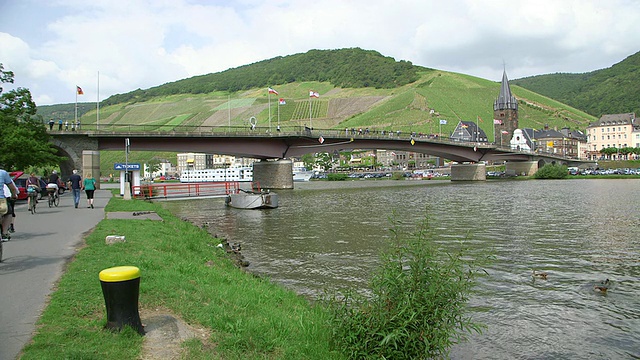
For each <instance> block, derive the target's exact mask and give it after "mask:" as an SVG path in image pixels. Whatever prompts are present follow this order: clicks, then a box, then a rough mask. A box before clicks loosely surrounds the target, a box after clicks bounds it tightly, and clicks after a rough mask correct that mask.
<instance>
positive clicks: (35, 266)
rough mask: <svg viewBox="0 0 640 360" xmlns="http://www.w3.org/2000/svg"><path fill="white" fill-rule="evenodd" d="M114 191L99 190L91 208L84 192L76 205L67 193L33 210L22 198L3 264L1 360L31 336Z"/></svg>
mask: <svg viewBox="0 0 640 360" xmlns="http://www.w3.org/2000/svg"><path fill="white" fill-rule="evenodd" d="M111 196H112V194H111V192H110V191H109V190H96V192H95V199H94V207H95V208H94V209H88V208H87V199H86V197H85V196H84V194H82V196H81V198H80V206H79V207H78V208H77V209H76V208H74V206H73V196H72V194H71V193H70V192H65V193H64V194H63V195H62V196H61V197H60V205H59V206H58V207H53V208H49V207H48V204H47V202H46V199H44V200H40V202H39V203H38V207H37V213H36V214H35V215H31V214H30V213H29V211H28V210H27V206H26V202H18V204H17V206H16V220H15V228H16V232H15V233H13V234H11V241H9V242H6V243H4V255H3V261H2V262H1V263H0V360H10V359H16V358H17V357H18V355H19V354H20V351H21V350H22V348H23V347H24V346H25V345H26V344H27V343H28V342H29V341H30V340H31V337H32V335H33V332H34V330H35V324H36V322H37V321H38V318H39V317H40V315H41V314H42V311H43V310H44V308H45V306H46V304H47V302H48V298H49V294H50V293H51V292H52V290H53V288H54V286H55V285H56V284H57V282H58V280H59V279H60V276H61V275H62V272H63V270H64V267H65V264H66V262H67V261H68V260H69V259H70V258H71V257H72V256H73V255H74V254H75V253H76V249H77V248H78V246H79V245H80V244H81V243H82V239H83V236H84V234H85V233H86V232H88V231H89V230H91V229H93V228H94V227H95V226H96V225H97V224H98V223H99V222H100V221H101V220H102V219H104V217H105V213H104V207H105V206H106V205H107V203H108V202H109V199H110V198H111ZM97 281H98V274H96V282H97Z"/></svg>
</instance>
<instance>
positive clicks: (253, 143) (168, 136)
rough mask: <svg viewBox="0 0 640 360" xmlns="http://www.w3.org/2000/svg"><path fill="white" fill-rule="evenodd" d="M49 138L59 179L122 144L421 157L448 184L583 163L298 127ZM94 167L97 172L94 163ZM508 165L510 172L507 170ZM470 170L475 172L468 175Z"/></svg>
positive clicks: (130, 127) (259, 154) (109, 128)
mask: <svg viewBox="0 0 640 360" xmlns="http://www.w3.org/2000/svg"><path fill="white" fill-rule="evenodd" d="M50 134H51V135H52V138H53V142H54V145H55V146H56V147H57V148H59V149H61V150H62V151H61V155H65V156H67V157H69V158H70V164H66V166H64V167H62V166H61V170H62V173H63V176H64V175H65V173H66V172H67V171H68V173H70V172H71V169H72V168H74V167H75V168H79V166H78V165H77V164H79V163H81V164H83V168H84V169H87V168H88V167H87V164H85V156H84V154H85V151H89V152H92V156H93V157H95V152H99V151H100V150H123V151H124V141H125V140H124V139H125V138H128V139H129V141H130V144H131V147H130V149H131V150H137V151H176V152H201V153H208V154H212V153H213V154H225V155H234V156H238V157H251V158H257V159H262V160H268V159H269V160H272V159H288V158H292V157H299V156H302V155H304V154H308V153H316V152H329V153H333V152H334V151H340V150H347V149H384V150H395V151H408V152H416V153H424V154H428V155H433V156H437V157H441V158H444V159H449V160H452V161H455V162H458V163H461V164H460V165H461V166H460V167H458V170H463V171H462V172H456V171H454V169H453V168H452V179H453V180H484V179H485V175H484V174H485V173H484V168H482V169H479V168H478V167H477V165H478V164H480V163H483V162H489V161H506V162H507V168H508V170H512V171H515V172H516V173H518V174H520V173H526V174H531V173H534V172H535V171H537V169H538V168H539V167H540V166H542V165H544V164H546V163H561V164H566V165H569V166H579V165H581V164H584V163H587V162H586V161H583V160H579V159H571V158H565V157H562V156H558V155H557V154H550V153H534V152H526V151H513V150H512V149H507V148H500V147H499V146H498V145H496V144H490V143H482V142H462V141H453V140H450V139H448V138H438V137H434V136H426V135H422V134H416V133H400V132H385V131H364V132H361V131H352V130H351V129H345V130H336V129H311V128H308V127H301V126H285V127H231V126H229V127H226V126H185V125H180V126H169V125H140V124H135V125H134V124H110V125H100V126H99V127H97V126H95V125H82V127H81V128H80V129H79V130H77V131H57V130H53V131H51V132H50ZM80 153H82V154H83V159H82V161H80V162H78V161H79V160H80V156H79V155H78V154H80ZM98 156H99V155H98ZM98 159H99V158H98ZM94 160H95V159H94ZM89 162H93V163H94V164H93V165H92V166H91V168H92V169H93V170H95V169H96V164H95V161H91V160H90V161H89ZM260 163H263V162H260ZM97 165H98V169H99V160H98V164H97ZM462 165H464V166H462ZM509 165H511V166H510V167H511V168H512V169H509ZM254 166H255V165H254ZM469 169H474V170H473V171H472V172H471V173H469ZM481 170H482V171H481ZM480 172H482V174H480ZM278 173H279V172H278ZM94 174H95V172H94ZM256 175H258V176H259V174H256V170H255V169H254V176H256ZM270 175H274V174H270ZM259 177H260V176H259ZM265 180H267V181H265ZM260 182H261V183H262V184H263V187H265V188H268V187H270V186H269V185H264V184H265V183H266V184H268V183H269V181H268V179H260Z"/></svg>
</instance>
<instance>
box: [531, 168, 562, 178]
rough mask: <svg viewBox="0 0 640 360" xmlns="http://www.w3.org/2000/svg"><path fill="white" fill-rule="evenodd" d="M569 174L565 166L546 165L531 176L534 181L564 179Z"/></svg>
mask: <svg viewBox="0 0 640 360" xmlns="http://www.w3.org/2000/svg"><path fill="white" fill-rule="evenodd" d="M568 174H569V171H568V169H567V167H566V166H565V165H554V164H546V165H545V166H543V167H542V168H541V169H539V170H538V171H536V173H535V175H533V177H534V178H536V179H564V178H566V177H567V175H568Z"/></svg>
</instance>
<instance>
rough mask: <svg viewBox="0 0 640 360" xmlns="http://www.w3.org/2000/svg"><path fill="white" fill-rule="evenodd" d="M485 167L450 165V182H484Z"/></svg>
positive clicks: (485, 178)
mask: <svg viewBox="0 0 640 360" xmlns="http://www.w3.org/2000/svg"><path fill="white" fill-rule="evenodd" d="M485 180H487V167H486V166H485V164H453V165H451V181H485Z"/></svg>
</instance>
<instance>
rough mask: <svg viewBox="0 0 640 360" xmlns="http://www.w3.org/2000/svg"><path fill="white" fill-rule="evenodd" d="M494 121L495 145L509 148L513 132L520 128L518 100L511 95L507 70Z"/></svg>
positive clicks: (503, 75) (495, 104) (496, 104)
mask: <svg viewBox="0 0 640 360" xmlns="http://www.w3.org/2000/svg"><path fill="white" fill-rule="evenodd" d="M493 119H494V121H493V130H494V132H493V133H494V135H495V139H494V141H495V143H496V144H498V145H500V146H501V147H509V146H510V141H511V138H512V137H513V132H514V131H515V130H516V129H517V128H518V99H516V98H515V96H513V95H512V94H511V88H510V87H509V79H508V78H507V70H506V69H505V70H504V72H503V73H502V84H501V85H500V94H498V98H497V99H496V100H495V101H494V102H493Z"/></svg>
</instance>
